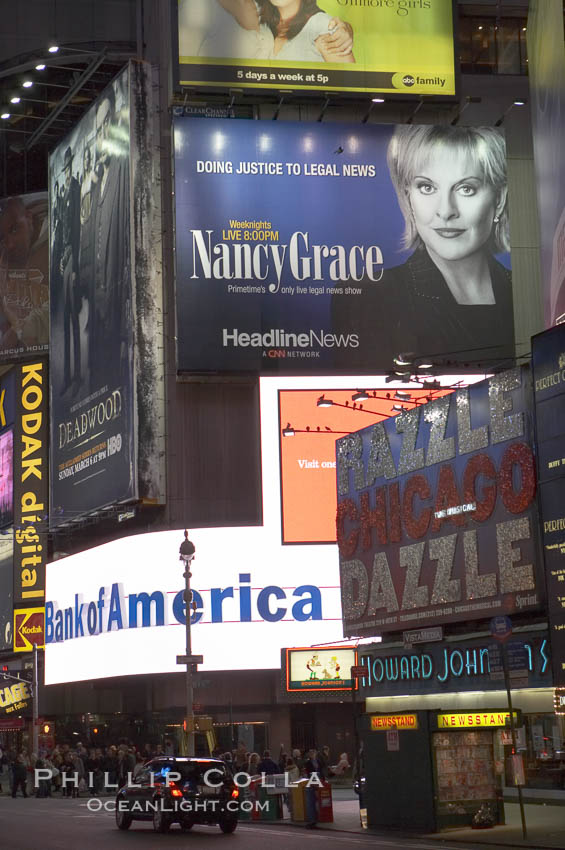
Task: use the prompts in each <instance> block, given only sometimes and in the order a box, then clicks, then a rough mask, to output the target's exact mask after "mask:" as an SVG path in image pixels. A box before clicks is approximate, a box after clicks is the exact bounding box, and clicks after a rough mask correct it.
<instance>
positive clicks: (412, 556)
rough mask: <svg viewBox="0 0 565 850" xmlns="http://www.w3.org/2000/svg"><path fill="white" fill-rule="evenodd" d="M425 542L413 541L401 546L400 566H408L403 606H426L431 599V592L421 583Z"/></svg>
mask: <svg viewBox="0 0 565 850" xmlns="http://www.w3.org/2000/svg"><path fill="white" fill-rule="evenodd" d="M425 545H426V544H425V543H413V544H412V545H411V546H401V548H400V566H401V567H406V568H407V569H406V581H405V582H404V594H403V596H402V608H403V610H408V609H410V608H425V607H426V605H427V604H428V602H429V599H430V593H429V590H428V588H427V586H426V585H425V584H422V585H419V584H418V582H419V581H420V573H421V572H422V561H423V558H424V547H425Z"/></svg>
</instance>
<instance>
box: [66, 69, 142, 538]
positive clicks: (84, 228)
mask: <svg viewBox="0 0 565 850" xmlns="http://www.w3.org/2000/svg"><path fill="white" fill-rule="evenodd" d="M49 168H50V205H51V218H50V221H51V231H50V235H51V301H50V308H51V340H52V346H51V480H52V492H51V510H50V520H51V525H52V526H53V525H57V524H60V523H64V522H69V521H72V520H73V519H75V518H76V517H77V516H80V515H81V514H83V513H85V512H88V511H90V510H94V509H96V508H98V507H102V506H104V505H107V504H111V503H113V502H116V501H120V500H123V499H128V498H131V497H132V496H134V495H135V483H134V482H135V474H134V423H133V411H134V382H133V353H132V349H133V345H132V334H133V323H132V276H131V257H132V252H131V240H130V94H129V69H127V70H126V71H125V72H124V73H122V74H121V75H120V76H119V77H118V78H117V79H116V80H115V81H114V82H113V83H111V84H110V85H109V86H108V87H107V88H106V89H105V91H104V92H103V94H102V95H101V96H100V98H99V99H98V101H97V102H96V103H95V104H94V106H92V107H91V109H90V110H89V111H88V112H87V113H86V115H85V116H84V117H83V118H82V120H81V121H80V122H79V124H78V125H77V126H76V128H75V129H74V130H73V131H72V132H71V133H70V135H69V136H67V138H66V139H65V140H64V141H63V142H62V143H61V144H60V145H59V147H58V148H57V149H56V150H55V151H54V153H53V154H52V156H51V158H50V162H49Z"/></svg>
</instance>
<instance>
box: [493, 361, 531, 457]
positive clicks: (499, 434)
mask: <svg viewBox="0 0 565 850" xmlns="http://www.w3.org/2000/svg"><path fill="white" fill-rule="evenodd" d="M521 386H522V374H521V371H520V369H519V368H516V369H509V370H508V371H507V372H502V374H500V375H495V376H494V377H493V378H490V379H489V382H488V399H489V405H490V439H491V443H492V444H493V445H494V444H495V443H503V442H504V441H505V440H513V439H515V438H516V437H521V436H522V435H523V433H524V414H523V413H513V414H512V416H506V413H508V412H509V411H510V410H512V409H513V402H512V397H511V396H510V395H507V393H510V392H511V391H512V390H519V389H520V387H521Z"/></svg>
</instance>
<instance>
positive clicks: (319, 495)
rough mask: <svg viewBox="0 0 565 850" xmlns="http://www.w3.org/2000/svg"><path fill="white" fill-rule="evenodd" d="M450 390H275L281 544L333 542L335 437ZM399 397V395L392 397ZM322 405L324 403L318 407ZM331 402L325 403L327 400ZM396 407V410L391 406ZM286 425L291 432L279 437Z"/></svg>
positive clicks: (334, 534)
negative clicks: (362, 396) (361, 398)
mask: <svg viewBox="0 0 565 850" xmlns="http://www.w3.org/2000/svg"><path fill="white" fill-rule="evenodd" d="M449 392H451V390H450V389H442V390H434V391H432V392H431V393H430V390H429V389H428V390H424V389H416V390H413V389H411V390H410V391H407V392H404V391H399V392H398V394H397V391H396V390H394V389H390V388H385V389H377V390H368V391H367V393H368V395H369V398H368V399H366V400H364V401H354V400H353V396H354V395H356V394H358V393H359V390H358V389H357V388H355V387H353V388H351V389H347V390H344V389H339V390H332V389H319V390H279V421H280V425H281V438H280V445H281V500H282V511H281V514H282V541H283V543H334V542H335V539H336V533H335V515H336V508H337V496H336V472H335V441H336V439H337V438H338V437H342V436H343V435H344V434H350V433H351V432H352V431H359V430H360V429H361V428H365V427H367V425H372V424H374V423H375V422H380V421H381V420H382V419H387V418H388V417H389V416H395V415H396V414H397V413H399V412H400V410H401V408H402V407H406V408H410V409H411V408H413V407H414V405H415V404H419V403H426V401H428V400H429V399H430V397H431V396H433V397H434V398H438V397H439V396H441V395H445V394H446V393H449ZM399 395H400V396H403V397H401V398H399V397H398V396H399ZM319 401H320V402H321V404H322V405H323V404H326V405H327V406H320V405H319V404H318V402H319ZM330 402H331V404H330ZM393 406H396V408H397V409H394V407H393ZM287 423H290V424H291V425H292V428H293V430H294V436H292V437H284V436H282V429H283V428H285V426H286V424H287Z"/></svg>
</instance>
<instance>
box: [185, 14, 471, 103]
mask: <svg viewBox="0 0 565 850" xmlns="http://www.w3.org/2000/svg"><path fill="white" fill-rule="evenodd" d="M177 5H178V34H179V60H180V61H179V80H180V82H181V84H183V85H207V86H234V85H236V86H238V87H240V86H241V87H245V88H263V89H264V88H275V89H276V88H284V89H295V90H304V89H314V90H315V89H322V90H323V89H331V90H332V91H335V90H341V91H351V92H363V91H365V92H366V91H369V92H372V93H374V92H377V91H381V92H396V93H398V92H404V93H406V94H412V95H421V94H427V95H432V94H433V95H454V94H455V69H454V54H453V16H452V11H453V9H452V7H453V2H452V0H371V2H358V0H319V2H316V0H300V2H298V3H297V2H294V1H293V0H273V2H271V0H243V2H242V0H178V4H177Z"/></svg>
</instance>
